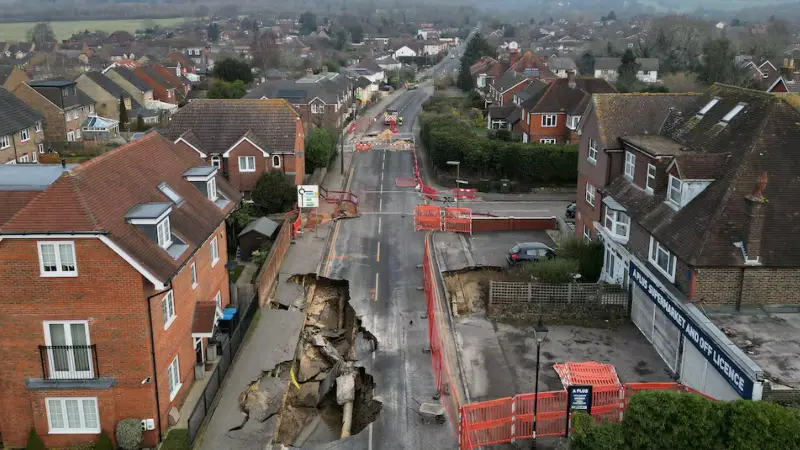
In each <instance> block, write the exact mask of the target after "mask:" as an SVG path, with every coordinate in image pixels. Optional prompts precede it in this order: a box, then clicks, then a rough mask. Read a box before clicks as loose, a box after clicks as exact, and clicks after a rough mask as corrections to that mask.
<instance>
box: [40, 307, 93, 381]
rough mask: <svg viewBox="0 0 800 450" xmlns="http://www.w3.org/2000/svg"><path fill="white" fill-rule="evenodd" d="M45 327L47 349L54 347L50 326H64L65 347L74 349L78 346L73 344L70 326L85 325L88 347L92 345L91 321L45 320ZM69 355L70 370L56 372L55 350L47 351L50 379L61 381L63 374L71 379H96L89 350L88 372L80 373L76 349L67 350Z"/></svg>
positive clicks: (43, 323)
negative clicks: (77, 365)
mask: <svg viewBox="0 0 800 450" xmlns="http://www.w3.org/2000/svg"><path fill="white" fill-rule="evenodd" d="M42 325H43V326H44V345H45V346H47V347H53V346H55V344H53V336H52V335H51V334H50V325H63V326H64V338H65V343H64V345H65V346H67V347H72V346H74V345H76V344H74V343H73V342H72V331H71V330H72V329H71V328H70V325H83V329H84V331H85V332H86V344H84V345H86V346H87V347H89V346H91V345H92V340H91V335H90V333H89V321H88V320H45V321H43V322H42ZM65 352H66V355H67V358H66V359H67V365H68V366H69V368H68V369H67V370H66V371H57V370H55V367H56V365H55V361H54V360H53V349H49V350H48V351H47V361H48V368H49V369H50V370H49V373H50V377H51V378H53V379H60V377H59V375H60V374H61V373H65V374H67V375H69V376H70V377H75V376H77V377H80V378H85V379H87V380H88V379H92V378H94V361H93V360H92V355H91V353H90V352H89V350H88V349H87V356H86V357H87V359H88V362H89V370H87V371H83V370H81V371H79V370H77V368H76V364H75V349H65Z"/></svg>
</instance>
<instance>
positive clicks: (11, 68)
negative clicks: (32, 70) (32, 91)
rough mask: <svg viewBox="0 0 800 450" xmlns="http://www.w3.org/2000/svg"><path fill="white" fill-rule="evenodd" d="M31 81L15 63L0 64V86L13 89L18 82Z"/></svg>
mask: <svg viewBox="0 0 800 450" xmlns="http://www.w3.org/2000/svg"><path fill="white" fill-rule="evenodd" d="M29 81H31V79H30V77H28V74H26V73H25V71H23V70H22V69H20V68H19V67H17V66H15V65H7V66H0V86H2V87H4V88H6V89H8V90H9V91H12V90H14V88H15V87H17V85H19V84H20V83H27V82H29Z"/></svg>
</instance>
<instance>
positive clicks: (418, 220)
mask: <svg viewBox="0 0 800 450" xmlns="http://www.w3.org/2000/svg"><path fill="white" fill-rule="evenodd" d="M441 229H442V208H440V207H439V206H435V205H419V206H415V207H414V230H415V231H419V230H429V231H440V230H441Z"/></svg>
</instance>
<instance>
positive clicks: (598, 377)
mask: <svg viewBox="0 0 800 450" xmlns="http://www.w3.org/2000/svg"><path fill="white" fill-rule="evenodd" d="M553 368H554V369H555V370H556V373H557V374H558V376H559V377H561V382H562V383H563V384H564V386H571V385H592V386H595V387H597V386H619V385H620V382H619V377H618V376H617V370H616V369H614V366H613V365H611V364H601V363H598V362H594V361H588V362H580V363H577V362H567V363H564V364H553Z"/></svg>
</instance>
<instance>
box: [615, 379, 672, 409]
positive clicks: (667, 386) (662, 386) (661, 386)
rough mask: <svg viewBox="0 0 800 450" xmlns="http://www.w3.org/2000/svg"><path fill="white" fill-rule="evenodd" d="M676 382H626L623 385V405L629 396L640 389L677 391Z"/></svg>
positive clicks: (629, 399)
mask: <svg viewBox="0 0 800 450" xmlns="http://www.w3.org/2000/svg"><path fill="white" fill-rule="evenodd" d="M678 386H679V385H678V383H627V384H626V385H625V407H626V408H627V407H628V403H629V402H630V401H631V396H632V395H633V394H636V393H637V392H642V391H673V392H677V391H678Z"/></svg>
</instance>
